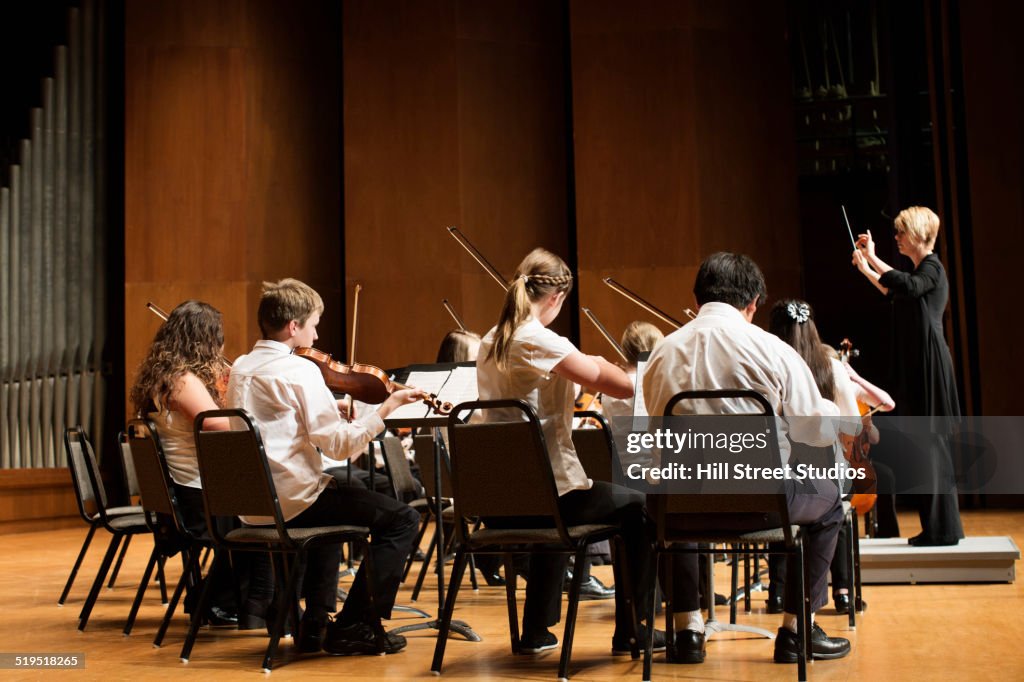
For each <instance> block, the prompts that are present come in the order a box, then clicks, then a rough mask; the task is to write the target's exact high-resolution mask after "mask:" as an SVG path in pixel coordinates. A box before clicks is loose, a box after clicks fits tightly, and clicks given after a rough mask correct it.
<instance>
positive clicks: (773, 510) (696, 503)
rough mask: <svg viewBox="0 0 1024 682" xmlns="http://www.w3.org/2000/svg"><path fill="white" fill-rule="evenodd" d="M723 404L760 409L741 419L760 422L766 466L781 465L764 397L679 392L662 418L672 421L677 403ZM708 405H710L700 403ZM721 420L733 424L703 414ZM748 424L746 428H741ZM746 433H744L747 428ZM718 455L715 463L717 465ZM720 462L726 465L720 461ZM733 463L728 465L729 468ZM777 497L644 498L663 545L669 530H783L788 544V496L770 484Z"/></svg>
mask: <svg viewBox="0 0 1024 682" xmlns="http://www.w3.org/2000/svg"><path fill="white" fill-rule="evenodd" d="M722 399H739V400H746V401H750V402H752V403H753V404H754V405H756V406H757V407H758V408H760V409H759V411H758V412H751V413H750V414H749V415H748V416H743V417H740V418H741V419H744V420H748V419H751V418H756V419H758V424H757V425H756V427H755V428H754V430H760V429H763V430H764V431H765V432H766V433H767V438H766V442H767V445H768V450H767V453H766V457H765V462H766V463H767V464H769V465H770V466H773V467H778V466H781V455H780V454H779V436H778V426H777V424H776V416H775V412H774V410H773V409H772V406H771V404H770V403H769V402H768V401H767V400H766V399H765V397H764V396H763V395H761V394H760V393H758V392H757V391H754V390H751V389H717V390H703V391H682V392H680V393H677V394H676V395H674V396H672V398H671V399H670V400H669V401H668V403H667V404H666V405H665V411H664V413H663V415H664V417H665V418H666V419H667V418H678V416H676V417H673V414H672V413H673V410H674V408H675V407H676V405H677V404H679V403H681V402H684V401H719V400H722ZM704 404H705V405H707V404H708V403H704ZM700 414H701V416H720V417H722V419H726V418H732V419H736V418H737V415H736V414H721V415H707V414H706V413H700ZM748 425H749V422H747V424H745V427H747V426H748ZM745 430H746V428H745ZM721 459H722V458H721V457H718V456H717V455H716V458H715V461H719V460H721ZM723 461H724V460H723ZM730 464H731V463H730ZM770 487H772V488H775V489H776V492H772V493H768V492H765V493H736V492H713V491H712V492H701V493H700V494H668V495H666V494H654V495H648V498H647V500H648V502H647V505H648V511H649V513H650V514H651V516H652V517H653V518H654V520H655V522H656V524H657V526H658V538H659V540H662V541H664V540H665V539H666V535H665V534H666V531H669V532H671V531H670V530H669V529H676V530H679V529H684V528H700V529H705V530H715V529H721V530H729V531H741V530H745V529H749V530H755V529H762V528H769V527H777V526H782V527H784V529H785V533H786V540H787V542H792V536H791V535H790V523H789V508H788V506H787V504H786V494H785V491H784V489H783V484H782V482H781V481H779V482H778V485H774V484H772V485H771V486H770ZM687 517H688V518H687Z"/></svg>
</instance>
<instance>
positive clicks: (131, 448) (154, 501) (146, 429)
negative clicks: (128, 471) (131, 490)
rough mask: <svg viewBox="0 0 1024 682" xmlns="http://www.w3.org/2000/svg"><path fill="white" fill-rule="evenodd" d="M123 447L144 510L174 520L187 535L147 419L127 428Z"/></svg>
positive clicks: (157, 437)
mask: <svg viewBox="0 0 1024 682" xmlns="http://www.w3.org/2000/svg"><path fill="white" fill-rule="evenodd" d="M121 445H122V447H124V448H127V450H128V454H129V456H128V458H127V462H131V463H132V471H133V472H134V474H135V476H136V479H137V486H138V488H139V496H140V497H141V501H142V508H143V509H145V510H146V511H147V512H154V513H157V514H164V515H166V516H167V517H168V518H170V519H171V520H172V523H173V524H174V529H175V530H176V531H178V532H179V533H185V534H188V531H187V530H186V529H185V525H184V523H182V520H181V514H180V513H179V512H178V505H177V501H176V499H175V497H174V487H173V486H172V485H171V477H170V474H169V473H168V470H167V460H166V459H165V458H164V450H163V447H162V446H161V445H160V435H159V433H158V431H157V427H156V425H155V424H154V423H153V422H152V421H150V420H148V419H133V420H131V421H130V422H128V426H127V427H126V428H125V433H124V438H123V440H122V442H121Z"/></svg>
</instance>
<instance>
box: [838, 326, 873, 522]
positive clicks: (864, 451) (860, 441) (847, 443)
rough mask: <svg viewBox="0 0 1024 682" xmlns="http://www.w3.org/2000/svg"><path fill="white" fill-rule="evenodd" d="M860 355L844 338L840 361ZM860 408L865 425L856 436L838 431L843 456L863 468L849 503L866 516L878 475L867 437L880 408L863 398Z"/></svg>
mask: <svg viewBox="0 0 1024 682" xmlns="http://www.w3.org/2000/svg"><path fill="white" fill-rule="evenodd" d="M857 355H859V353H858V352H857V351H856V350H855V349H854V348H853V343H852V342H851V341H850V340H849V339H843V341H842V343H840V344H839V360H840V362H842V363H843V364H849V362H850V358H851V357H856V356H857ZM857 408H858V410H859V411H860V416H861V419H862V420H863V421H864V428H862V429H861V432H860V433H859V434H858V435H856V436H850V435H847V434H844V433H841V434H839V442H840V444H841V445H842V448H843V457H844V458H845V459H846V462H847V463H848V464H849V465H850V467H851V468H853V469H857V470H862V471H864V477H863V478H855V479H853V485H852V490H853V496H852V497H851V498H850V505H851V506H852V507H853V508H854V509H855V510H856V511H857V514H858V515H860V516H864V515H866V514H867V513H868V512H869V511H871V509H872V507H874V506H875V501H876V500H877V499H878V476H877V475H876V474H875V468H874V467H873V466H872V465H871V458H870V457H869V456H868V455H869V453H870V451H871V442H870V441H869V440H868V433H869V431H870V428H871V415H872V414H874V413H875V412H876V411H878V408H877V407H876V408H871V407H870V406H869V405H867V403H864V402H861V401H860V400H858V401H857Z"/></svg>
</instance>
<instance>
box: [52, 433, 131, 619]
mask: <svg viewBox="0 0 1024 682" xmlns="http://www.w3.org/2000/svg"><path fill="white" fill-rule="evenodd" d="M64 447H65V448H66V450H67V456H68V466H69V467H70V469H71V479H72V482H73V483H74V488H75V496H76V497H77V499H78V508H79V511H80V512H81V513H82V516H83V518H86V519H90V518H91V519H94V520H95V523H96V526H102V527H103V528H105V529H106V530H107V531H108V532H109V533H110V535H111V537H110V544H109V545H107V553H106V554H105V555H104V556H103V562H102V563H101V564H100V568H99V570H98V571H97V572H96V578H95V579H94V580H93V583H92V588H91V589H90V590H89V596H88V597H86V599H85V604H83V606H82V610H81V612H80V613H79V614H78V629H79V630H85V626H86V625H88V623H89V616H90V615H91V614H92V609H93V606H95V604H96V600H97V599H98V598H99V594H100V589H102V587H103V581H104V579H105V578H106V577H107V573H108V571H110V566H111V564H112V563H113V562H114V556H115V555H116V554H117V549H118V547H119V546H120V544H121V542H122V540H127V539H128V538H130V537H131V536H133V535H138V534H141V533H147V534H148V533H149V526H147V525H146V518H145V516H144V515H143V514H142V513H141V508H139V513H132V512H131V509H132V508H131V507H113V508H110V509H109V512H108V508H107V492H106V489H105V488H104V487H103V479H102V477H101V476H100V470H99V464H98V463H97V461H96V456H95V454H94V452H93V448H92V443H91V442H90V440H89V437H88V436H87V435H86V433H85V431H84V430H83V429H82V427H80V426H73V427H69V428H68V429H67V430H66V431H65V432H64ZM92 523H93V522H92V521H90V524H92ZM94 529H95V528H93V529H91V530H90V537H91V532H92V530H94ZM88 539H89V538H86V545H85V546H83V547H82V551H81V552H80V553H79V557H78V562H77V563H76V564H75V568H74V569H73V570H72V574H71V577H70V578H69V580H68V585H67V586H66V587H65V595H66V591H67V590H68V589H70V586H71V581H72V580H73V579H74V576H75V573H77V571H78V566H79V565H80V563H81V560H82V556H83V555H84V553H85V549H86V546H87V545H88ZM146 580H147V581H148V577H147V579H146ZM65 595H62V598H63V596H65Z"/></svg>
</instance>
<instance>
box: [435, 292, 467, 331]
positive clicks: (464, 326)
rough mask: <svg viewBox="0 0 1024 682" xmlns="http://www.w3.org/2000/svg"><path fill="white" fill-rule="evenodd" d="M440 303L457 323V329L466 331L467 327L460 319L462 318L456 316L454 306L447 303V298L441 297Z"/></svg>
mask: <svg viewBox="0 0 1024 682" xmlns="http://www.w3.org/2000/svg"><path fill="white" fill-rule="evenodd" d="M441 305H443V306H444V309H445V310H447V311H448V314H449V315H451V316H452V319H453V320H455V324H457V325H459V329H460V330H462V331H468V329H467V328H466V325H465V324H464V323H463V321H462V318H460V317H459V316H458V314H457V313H456V312H455V308H452V306H451V304H450V303H448V299H447V298H446V299H443V300H442V301H441Z"/></svg>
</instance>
